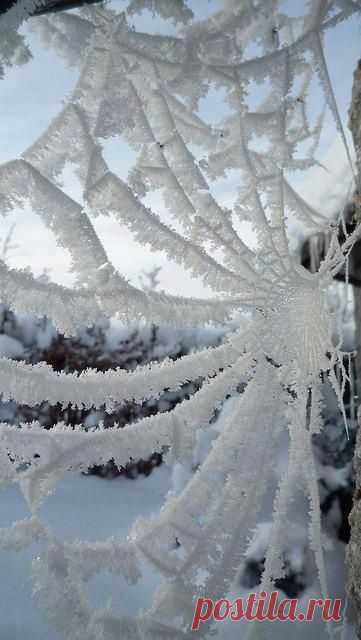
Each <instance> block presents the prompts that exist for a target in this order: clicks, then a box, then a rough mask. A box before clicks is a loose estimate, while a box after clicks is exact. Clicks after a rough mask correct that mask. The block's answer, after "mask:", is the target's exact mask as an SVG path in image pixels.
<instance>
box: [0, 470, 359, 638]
mask: <svg viewBox="0 0 361 640" xmlns="http://www.w3.org/2000/svg"><path fill="white" fill-rule="evenodd" d="M171 486H172V479H171V473H170V470H169V468H167V467H166V466H165V465H162V466H161V467H160V468H158V469H155V471H154V472H153V473H152V474H151V475H150V476H149V477H148V478H145V477H143V476H140V477H138V478H137V479H136V480H129V479H127V478H124V477H121V478H118V479H116V480H111V481H109V480H103V479H99V478H97V477H84V476H81V475H79V474H69V475H68V477H67V478H66V479H65V480H64V481H63V482H62V483H61V484H59V486H58V487H57V490H56V492H55V493H54V494H53V495H52V496H51V498H50V499H49V500H48V501H47V502H45V504H44V505H43V506H42V508H41V517H42V519H44V521H45V522H46V523H47V524H48V525H49V526H50V527H51V528H52V530H53V531H54V532H56V535H57V536H58V537H59V538H60V539H63V540H67V541H71V540H76V539H85V540H89V541H90V540H92V541H95V540H105V539H106V538H108V537H110V536H116V537H120V538H121V537H124V536H125V535H126V534H127V532H128V530H129V527H130V525H131V523H132V522H133V521H134V519H135V518H136V517H137V516H138V515H141V514H142V515H146V516H148V515H150V514H151V513H152V512H156V511H158V510H159V508H160V506H161V504H162V502H163V501H164V497H165V495H166V493H167V491H168V490H169V489H170V488H171ZM27 515H28V512H27V507H26V504H25V502H24V500H23V498H22V496H21V494H20V493H19V492H18V490H17V489H15V488H8V489H7V490H4V491H3V492H2V495H1V499H0V521H1V526H3V527H6V526H10V525H11V524H12V523H13V522H14V521H15V520H17V519H22V518H24V517H26V516H27ZM343 550H344V547H343V545H342V544H340V543H339V544H336V545H335V547H334V550H333V551H332V552H329V553H328V554H327V556H328V567H329V578H330V585H331V589H332V592H333V593H334V595H337V596H341V597H343V585H344V567H343ZM39 552H41V545H40V544H38V545H32V546H31V547H30V548H28V549H26V550H25V551H21V552H18V553H11V554H10V553H1V554H0V574H1V578H2V580H1V591H0V638H1V640H24V639H25V638H26V639H29V640H33V639H34V640H35V639H36V640H58V639H59V640H60V638H61V637H62V636H60V635H59V634H58V633H57V632H55V631H54V629H52V628H51V627H50V626H49V623H48V622H47V619H46V615H45V614H44V612H43V611H42V610H41V608H40V607H38V605H37V603H36V601H35V599H34V597H33V595H32V582H31V577H30V576H31V573H30V571H31V561H32V559H33V558H34V557H36V556H37V555H38V554H39ZM157 580H158V578H157V576H156V575H155V574H154V573H153V572H152V571H151V570H150V569H149V568H147V567H145V573H144V579H143V580H142V581H141V582H140V584H139V585H136V586H133V587H129V586H128V585H127V584H126V583H125V582H124V580H122V579H121V578H118V577H114V576H111V575H110V574H109V573H107V572H104V573H102V574H100V575H99V576H97V577H96V578H95V579H92V580H90V582H89V585H88V596H89V599H90V601H91V603H92V604H93V605H94V606H97V607H106V606H111V608H112V609H113V610H114V611H115V612H118V613H127V614H131V615H134V614H136V612H137V611H138V610H139V609H140V608H146V607H148V606H149V605H150V602H151V594H152V591H153V589H154V587H155V585H156V583H157ZM241 595H245V592H241V590H237V591H234V593H233V594H232V595H231V597H232V599H233V598H236V597H239V596H241ZM312 596H314V597H318V593H317V588H316V585H315V589H313V588H311V589H308V590H307V592H306V594H305V596H304V598H303V601H306V600H307V598H309V597H312ZM277 624H278V627H277ZM241 625H242V623H218V627H219V631H220V637H222V638H224V639H225V640H236V639H237V640H238V639H239V638H240V637H242V640H243V637H244V638H246V636H247V633H245V631H246V630H245V628H244V627H243V625H242V635H241V636H240V630H241ZM243 632H244V635H243ZM256 632H257V635H254V634H255V633H256ZM290 633H292V638H293V640H296V639H303V638H306V637H307V638H312V639H314V640H316V639H317V640H322V638H326V635H325V629H324V625H323V624H322V623H319V622H317V621H314V622H313V623H311V624H309V623H298V624H292V627H290V623H272V624H270V623H269V624H268V625H267V624H266V623H262V624H261V625H258V626H255V624H254V623H253V624H252V632H251V634H250V635H249V639H250V640H251V639H252V638H255V637H257V638H265V639H267V640H268V639H269V638H271V637H272V638H280V637H285V638H286V637H289V635H290ZM344 638H345V639H346V638H347V640H351V638H352V636H351V635H350V634H349V633H347V635H344Z"/></svg>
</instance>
